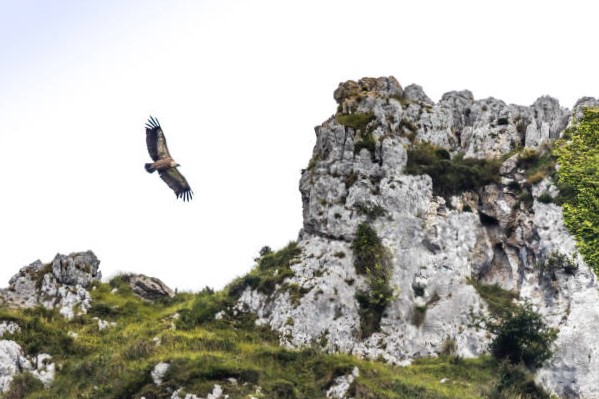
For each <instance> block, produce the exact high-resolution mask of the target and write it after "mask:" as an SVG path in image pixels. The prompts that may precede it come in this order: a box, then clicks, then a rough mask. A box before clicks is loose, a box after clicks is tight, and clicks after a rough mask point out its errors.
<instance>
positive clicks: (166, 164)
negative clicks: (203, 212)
mask: <svg viewBox="0 0 599 399" xmlns="http://www.w3.org/2000/svg"><path fill="white" fill-rule="evenodd" d="M146 144H147V145H148V152H149V153H150V157H151V158H152V160H153V161H154V162H153V163H147V164H145V168H146V170H147V171H148V173H153V172H154V171H156V170H157V171H158V174H159V175H160V178H161V179H162V180H164V182H165V183H166V184H167V185H168V186H169V187H170V188H171V189H172V190H173V191H174V192H175V194H176V195H177V198H179V197H181V198H183V201H189V200H191V198H192V197H193V191H191V187H190V186H189V183H187V180H185V177H183V175H182V174H181V173H180V172H179V170H177V166H180V165H179V164H178V163H177V162H175V160H174V159H173V157H171V154H170V153H169V152H168V147H167V146H166V138H165V137H164V132H163V131H162V128H161V127H160V123H159V122H158V119H156V118H154V117H152V116H150V119H148V122H147V123H146Z"/></svg>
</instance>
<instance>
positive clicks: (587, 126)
mask: <svg viewBox="0 0 599 399" xmlns="http://www.w3.org/2000/svg"><path fill="white" fill-rule="evenodd" d="M567 133H568V134H567V135H566V137H567V139H564V140H562V141H561V142H559V143H558V145H557V146H556V148H555V149H554V153H555V154H556V155H557V161H558V163H559V165H560V168H559V171H558V173H557V185H558V188H559V190H560V195H559V197H558V202H559V203H561V204H562V206H563V213H564V221H565V224H566V227H567V228H568V230H570V232H571V233H572V234H573V235H574V236H575V237H576V243H577V246H578V250H579V251H580V253H581V254H582V255H583V257H584V259H585V261H586V262H587V264H588V265H589V266H591V267H592V268H593V269H594V270H595V273H596V274H598V275H599V249H598V248H599V108H595V109H585V110H584V112H583V118H582V120H581V121H580V123H579V124H578V125H577V126H575V127H573V128H571V129H569V131H568V132H567Z"/></svg>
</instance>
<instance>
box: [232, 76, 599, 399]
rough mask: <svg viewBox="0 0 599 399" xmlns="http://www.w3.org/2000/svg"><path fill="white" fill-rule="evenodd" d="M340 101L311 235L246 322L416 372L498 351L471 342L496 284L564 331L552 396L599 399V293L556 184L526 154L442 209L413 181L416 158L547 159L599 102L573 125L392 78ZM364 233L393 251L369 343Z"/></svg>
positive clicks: (355, 89)
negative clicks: (450, 351)
mask: <svg viewBox="0 0 599 399" xmlns="http://www.w3.org/2000/svg"><path fill="white" fill-rule="evenodd" d="M334 98H335V100H336V101H337V103H338V104H339V107H338V114H337V115H334V116H332V117H331V118H329V119H328V120H327V121H325V122H324V123H323V124H322V125H320V126H317V127H316V128H315V132H316V144H315V147H314V151H313V154H312V160H311V161H310V164H309V166H308V168H307V169H306V170H304V171H303V172H302V177H301V180H300V192H301V196H302V202H303V219H304V226H303V229H302V231H301V232H300V236H299V240H298V246H299V247H300V248H301V250H302V251H301V255H299V256H298V257H297V259H295V260H294V262H293V264H292V266H291V268H292V270H293V272H294V275H293V276H292V277H290V278H288V279H286V280H285V284H284V285H281V286H279V289H278V290H275V292H274V293H273V294H272V295H267V294H265V293H263V292H260V291H259V290H253V289H251V288H249V287H248V288H246V290H245V291H244V292H243V293H242V295H241V296H240V299H239V302H238V303H237V305H236V307H235V309H236V311H239V310H246V311H251V312H254V313H255V314H256V315H257V316H258V320H257V323H259V324H267V325H270V326H271V328H273V329H274V330H276V331H278V332H279V334H280V338H281V342H282V343H283V344H285V345H288V346H292V347H300V346H304V345H315V344H318V345H321V346H322V347H323V348H324V349H325V350H328V351H342V352H349V353H353V354H357V355H359V356H364V357H368V358H383V359H386V360H387V361H389V362H393V363H397V364H407V363H409V362H410V361H411V360H412V359H414V358H417V357H422V356H431V355H432V356H434V355H436V354H438V353H440V352H441V351H442V349H443V348H444V347H447V345H448V343H451V344H452V345H454V347H455V351H456V353H457V354H458V355H460V356H466V357H470V356H478V355H480V354H481V353H483V352H484V351H485V350H486V348H487V345H488V343H489V336H488V335H487V334H486V333H484V332H482V331H479V330H476V329H474V328H472V327H470V324H471V323H470V321H471V320H470V314H471V312H474V313H477V312H486V311H487V304H486V303H485V301H484V300H482V298H481V297H480V295H479V294H478V292H477V290H476V289H475V287H474V285H473V284H472V282H480V283H484V284H499V285H500V286H501V287H503V288H504V289H508V290H512V291H513V292H514V293H516V294H517V295H518V296H519V298H520V300H521V301H524V300H529V301H531V302H532V304H533V305H534V306H535V309H537V310H538V311H539V312H540V313H541V314H542V315H544V316H545V318H546V320H547V322H548V323H549V324H550V325H551V326H552V327H555V328H557V329H559V335H558V340H557V350H556V354H555V356H554V358H553V360H552V362H551V363H549V364H546V365H545V367H544V368H543V369H542V370H541V371H540V372H539V373H538V379H539V381H540V382H541V383H542V384H543V385H544V386H545V387H546V388H547V389H549V390H550V391H552V392H554V393H556V394H557V395H559V396H561V397H572V398H597V397H599V384H598V383H597V381H599V346H598V345H597V342H596V340H595V338H594V333H593V331H597V330H598V329H599V306H597V305H599V294H598V290H597V280H596V277H595V275H594V274H593V272H592V271H591V270H589V268H588V266H587V265H586V264H585V262H584V260H583V259H582V257H581V256H580V255H579V254H578V252H577V251H576V247H575V245H574V240H573V239H572V237H571V235H570V234H569V233H568V232H567V231H566V229H565V227H564V225H563V221H562V216H561V209H560V207H559V206H557V205H555V204H546V203H542V202H540V201H538V198H539V196H541V194H548V195H552V193H553V195H555V191H556V188H555V186H554V185H553V183H552V182H551V180H550V179H549V178H546V177H545V178H543V176H540V177H537V179H536V180H534V181H533V179H532V178H531V177H530V176H527V174H526V171H525V170H523V167H522V166H521V165H520V164H519V163H518V157H517V155H513V156H511V157H507V158H506V157H504V158H503V161H502V163H501V165H500V167H499V175H498V176H497V177H498V179H497V181H495V182H491V183H486V184H484V185H482V186H481V187H478V188H477V189H472V190H466V191H464V192H463V193H457V194H454V195H446V196H443V197H442V196H438V195H436V194H434V188H433V184H432V179H431V177H429V176H428V175H426V174H422V175H416V174H407V173H406V165H407V160H408V149H410V148H412V147H413V146H414V143H420V142H427V143H431V144H434V145H435V146H438V147H442V148H443V149H445V150H446V152H447V156H448V157H452V158H455V157H456V156H458V154H460V153H461V154H464V157H465V158H477V159H492V158H500V157H502V156H505V155H506V154H507V155H509V154H516V153H517V152H518V151H520V150H521V149H522V148H528V149H530V150H542V149H543V148H544V147H545V146H546V145H548V144H550V143H551V142H552V141H553V140H555V139H556V138H558V137H559V136H560V134H561V132H562V131H563V130H564V129H565V128H566V127H567V126H568V124H569V123H576V122H577V120H578V119H579V118H580V116H579V113H580V109H581V107H583V106H592V105H597V104H598V101H597V100H595V99H592V98H584V99H581V100H580V101H579V102H578V103H577V104H576V105H575V107H574V111H573V112H570V111H569V110H567V109H565V108H563V107H561V106H560V105H559V103H558V101H557V100H555V99H553V98H551V97H541V98H539V99H538V100H537V101H535V103H534V104H533V105H532V106H529V107H525V106H517V105H508V104H506V103H504V102H503V101H500V100H497V99H494V98H488V99H482V100H476V99H475V98H474V96H473V95H472V93H470V92H469V91H460V92H450V93H447V94H445V95H443V97H442V98H441V100H440V101H439V102H438V103H436V104H435V103H433V102H432V101H431V100H430V99H429V98H428V96H426V94H425V93H424V92H423V90H422V88H421V87H419V86H416V85H412V86H408V87H406V88H405V89H403V88H402V87H401V86H400V85H399V83H398V82H397V81H396V80H395V79H394V78H378V79H374V78H365V79H361V80H360V81H358V82H353V81H350V82H345V83H342V84H340V85H339V88H338V89H337V90H336V91H335V93H334ZM364 222H368V223H369V225H370V226H372V228H373V229H374V230H375V231H376V233H377V234H378V236H379V237H380V239H381V241H382V243H383V245H384V246H385V247H386V248H387V249H388V250H389V253H390V257H391V264H392V272H391V276H390V286H391V287H392V289H393V297H392V300H391V301H390V303H389V304H388V305H387V306H386V308H385V311H384V313H383V314H382V318H381V321H380V328H379V329H378V330H379V331H375V332H374V333H373V334H371V335H369V336H366V337H364V336H363V334H361V329H362V327H361V322H360V304H359V303H358V301H357V299H356V294H357V293H358V292H364V291H365V290H368V289H369V287H368V284H369V282H368V277H367V276H364V275H362V274H359V273H357V271H356V268H355V266H354V259H353V256H352V240H354V239H355V237H356V231H357V227H358V226H359V225H360V224H361V223H364ZM555 253H558V254H562V255H564V256H569V257H572V258H573V261H574V262H575V264H576V266H577V272H576V273H565V272H562V271H557V272H556V274H555V275H554V277H555V278H552V279H549V280H550V281H548V278H547V276H543V274H542V272H541V271H540V270H539V268H538V267H537V266H536V265H537V264H539V263H540V262H543V261H544V260H546V259H547V258H548V257H549V256H551V254H555ZM285 287H296V289H295V292H302V293H303V296H301V297H300V298H299V299H298V297H297V295H293V293H292V292H290V291H289V290H286V289H285Z"/></svg>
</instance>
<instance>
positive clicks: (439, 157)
mask: <svg viewBox="0 0 599 399" xmlns="http://www.w3.org/2000/svg"><path fill="white" fill-rule="evenodd" d="M448 155H449V153H448V152H447V151H446V150H444V149H442V148H439V147H436V146H434V145H432V144H429V143H419V144H414V145H413V146H412V147H411V148H410V149H408V163H407V165H406V170H405V172H406V173H409V174H415V175H421V174H427V175H429V176H430V177H431V179H432V180H433V194H435V195H439V196H441V197H445V198H448V197H449V196H452V195H457V194H460V193H462V192H464V191H476V190H478V189H480V188H482V187H484V186H486V185H487V184H490V183H496V182H498V181H499V165H500V161H499V160H497V159H492V160H487V159H475V158H464V156H463V154H458V155H456V156H454V157H453V159H449V158H448Z"/></svg>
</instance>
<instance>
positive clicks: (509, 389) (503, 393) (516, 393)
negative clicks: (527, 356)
mask: <svg viewBox="0 0 599 399" xmlns="http://www.w3.org/2000/svg"><path fill="white" fill-rule="evenodd" d="M489 397H490V398H491V399H513V398H521V399H550V398H551V396H550V395H549V394H548V393H547V392H545V391H544V390H543V389H542V388H540V387H539V386H538V385H537V384H536V383H535V381H534V376H533V375H532V374H531V373H530V372H529V371H528V370H527V369H526V368H524V367H522V366H521V365H512V364H510V363H509V362H503V363H501V365H500V367H499V381H498V383H497V385H496V386H495V389H494V390H493V392H491V394H490V395H489Z"/></svg>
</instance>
